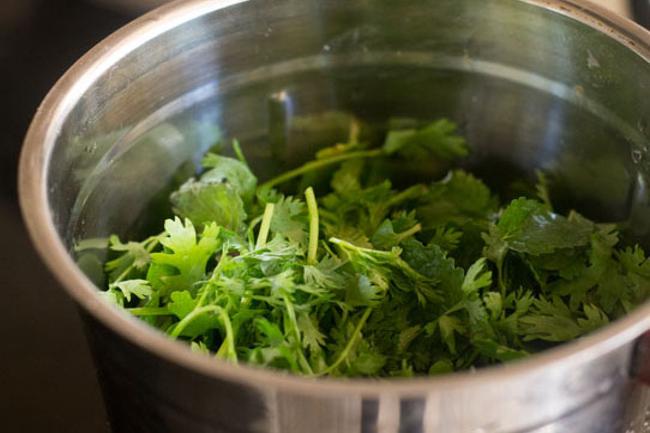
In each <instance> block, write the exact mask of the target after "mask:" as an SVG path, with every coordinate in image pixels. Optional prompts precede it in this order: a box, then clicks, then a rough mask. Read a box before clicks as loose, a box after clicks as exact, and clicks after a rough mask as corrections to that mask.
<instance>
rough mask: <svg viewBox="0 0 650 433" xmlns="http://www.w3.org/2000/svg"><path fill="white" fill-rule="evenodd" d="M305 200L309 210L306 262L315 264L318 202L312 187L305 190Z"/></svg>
mask: <svg viewBox="0 0 650 433" xmlns="http://www.w3.org/2000/svg"><path fill="white" fill-rule="evenodd" d="M305 200H306V201H307V209H308V211H309V246H308V248H307V263H308V264H310V265H314V264H316V258H317V254H318V203H316V196H315V195H314V189H313V188H312V187H311V186H310V187H309V188H307V189H306V190H305Z"/></svg>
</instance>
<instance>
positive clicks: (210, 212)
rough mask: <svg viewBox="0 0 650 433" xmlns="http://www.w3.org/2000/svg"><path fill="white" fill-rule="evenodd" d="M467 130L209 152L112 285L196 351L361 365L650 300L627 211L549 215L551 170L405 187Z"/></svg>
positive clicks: (461, 363) (477, 343) (527, 347)
mask: <svg viewBox="0 0 650 433" xmlns="http://www.w3.org/2000/svg"><path fill="white" fill-rule="evenodd" d="M455 131H456V127H455V125H454V124H453V123H451V122H449V121H448V120H444V119H442V120H438V121H436V122H433V123H430V124H427V125H423V126H420V127H407V128H400V129H393V130H389V131H388V132H387V133H386V134H385V136H384V139H383V143H381V145H380V146H376V143H372V142H364V141H363V140H360V138H359V128H358V127H357V125H356V124H353V127H352V131H351V133H350V138H349V140H348V142H347V143H343V144H337V145H335V146H333V147H330V148H326V149H323V150H321V151H319V152H318V153H317V155H316V158H315V159H314V160H313V161H311V162H308V163H306V164H304V165H303V166H301V167H299V168H297V169H294V170H292V171H289V172H287V173H285V174H282V175H280V176H278V177H276V178H274V179H271V180H269V181H267V182H266V183H262V184H258V179H257V178H256V177H255V175H254V174H253V173H252V172H251V170H250V168H249V167H248V165H247V163H246V159H245V156H244V155H243V153H242V152H241V149H240V147H239V145H238V143H237V142H234V150H235V154H236V155H237V158H236V159H235V158H229V157H226V156H220V155H217V154H212V153H211V154H207V156H205V158H204V159H203V167H204V169H205V171H204V173H203V174H202V175H201V176H200V177H199V178H198V179H190V180H188V181H187V182H186V183H185V184H183V185H182V186H181V187H180V188H179V189H178V190H177V191H175V192H174V193H173V194H172V195H171V197H170V200H171V205H172V208H173V211H174V213H175V214H176V215H177V217H176V218H174V219H168V220H166V221H165V222H164V232H162V233H161V234H159V235H156V236H152V237H149V238H147V239H145V240H144V241H142V242H133V241H129V242H127V243H122V242H121V241H120V240H119V239H118V237H117V236H112V237H111V238H110V242H109V248H110V250H111V251H112V254H113V258H112V259H111V260H110V261H108V262H107V263H106V265H105V271H106V274H107V276H108V281H109V283H108V287H107V288H106V290H105V291H104V292H102V295H103V296H104V297H106V298H107V299H108V300H110V302H112V303H114V304H116V305H118V306H120V307H123V308H125V309H126V310H127V311H129V312H130V313H131V314H133V315H136V316H138V317H140V318H142V319H143V320H145V321H147V322H148V323H150V324H151V325H153V326H155V327H157V328H159V329H160V330H162V331H163V332H165V333H167V334H168V335H169V336H170V337H172V338H178V339H182V340H185V341H188V342H190V343H191V347H192V349H193V350H195V351H198V352H204V353H206V354H215V356H216V357H218V358H221V359H225V360H228V361H230V362H233V363H237V362H245V363H252V364H258V365H263V366H268V367H272V368H276V369H284V370H288V371H290V372H293V373H297V374H302V375H308V376H323V375H332V376H357V377H358V376H363V377H367V376H370V377H378V376H413V375H426V374H440V373H446V372H451V371H454V370H462V369H466V368H470V367H473V366H476V367H478V366H483V365H488V364H493V363H498V362H502V361H508V360H513V359H517V358H520V357H523V356H527V355H528V354H529V353H531V352H535V351H539V350H542V349H544V348H546V347H549V346H551V345H553V344H556V343H559V342H564V341H568V340H572V339H575V338H578V337H580V336H582V335H585V334H587V333H589V332H591V331H593V330H595V329H597V328H599V327H601V326H603V325H605V324H607V323H608V322H609V321H611V320H614V319H616V318H618V317H621V316H623V315H624V314H626V312H628V311H630V310H631V309H633V308H634V307H635V306H637V305H639V304H640V303H642V302H643V301H644V300H645V299H647V298H648V296H649V295H650V261H648V260H647V259H646V257H645V253H644V251H643V250H642V249H641V248H639V247H638V246H634V247H622V246H620V245H619V244H620V242H619V235H618V231H617V227H616V226H615V225H611V224H597V223H594V222H592V221H590V220H588V219H586V218H585V217H583V216H581V215H580V214H578V213H576V212H570V213H569V214H568V215H565V216H563V215H559V214H557V213H554V210H553V207H552V202H551V199H550V198H549V193H548V188H547V182H546V180H545V178H544V176H540V181H539V182H538V185H537V194H535V193H533V194H530V195H529V196H528V197H520V198H517V199H515V200H513V201H510V202H509V203H501V202H500V201H499V198H498V197H497V196H496V195H495V194H494V193H493V192H491V191H490V189H488V187H487V186H486V185H485V184H484V183H483V182H482V181H481V180H480V179H477V178H476V177H474V176H473V175H472V174H470V173H467V172H465V171H463V170H459V169H456V170H451V171H449V172H448V174H447V175H446V176H445V177H444V178H442V179H439V180H436V181H434V182H432V183H429V184H415V185H412V186H409V187H407V188H406V189H401V190H398V189H396V187H394V186H393V184H394V183H397V181H401V182H403V181H404V177H406V176H407V175H406V174H404V176H403V177H402V178H401V179H389V178H387V175H386V174H385V173H388V172H390V171H389V170H385V169H384V168H385V167H386V166H387V164H393V165H394V164H400V161H414V160H415V161H418V160H419V161H430V162H431V163H443V164H451V163H453V162H455V161H457V160H459V159H461V158H463V157H465V156H467V154H468V147H467V145H466V142H465V140H464V139H463V138H462V137H460V136H458V135H456V132H455ZM373 145H374V146H373ZM450 166H451V165H450ZM392 181H395V182H392ZM280 188H281V189H280ZM315 190H316V191H318V194H316V193H315ZM289 192H293V194H289ZM93 247H94V246H92V245H90V246H84V245H83V244H81V245H80V246H79V249H80V250H81V249H84V248H93Z"/></svg>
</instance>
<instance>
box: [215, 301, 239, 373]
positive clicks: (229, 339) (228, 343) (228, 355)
mask: <svg viewBox="0 0 650 433" xmlns="http://www.w3.org/2000/svg"><path fill="white" fill-rule="evenodd" d="M219 315H220V317H221V321H222V322H223V327H224V328H226V338H224V340H223V343H221V347H219V350H217V356H219V357H221V358H224V359H227V360H229V361H230V362H232V363H234V364H237V351H236V350H235V337H234V336H235V333H234V332H233V330H232V323H231V322H230V317H229V316H228V314H227V313H226V312H225V311H224V309H223V308H219ZM224 352H225V353H224Z"/></svg>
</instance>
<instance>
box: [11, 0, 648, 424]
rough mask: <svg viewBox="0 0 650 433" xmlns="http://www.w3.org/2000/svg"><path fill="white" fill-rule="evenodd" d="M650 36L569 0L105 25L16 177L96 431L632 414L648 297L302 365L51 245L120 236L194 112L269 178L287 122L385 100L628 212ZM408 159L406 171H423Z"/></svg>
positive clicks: (592, 418) (487, 154) (264, 7)
mask: <svg viewBox="0 0 650 433" xmlns="http://www.w3.org/2000/svg"><path fill="white" fill-rule="evenodd" d="M531 47H533V49H531ZM649 53H650V40H649V38H648V35H647V34H645V33H641V32H640V31H639V30H638V29H637V28H632V27H628V23H627V22H624V21H621V20H619V19H618V18H616V17H614V16H611V15H606V14H605V15H603V16H602V17H601V16H600V15H599V14H596V13H593V12H591V11H588V10H585V9H584V8H581V7H580V6H579V5H578V2H577V1H576V2H574V1H570V0H567V1H560V0H544V1H543V0H539V1H538V0H527V1H510V2H485V1H484V0H438V1H437V2H436V4H435V7H430V8H428V7H424V6H423V3H422V2H421V1H418V0H405V1H402V2H389V1H380V0H377V1H373V2H368V1H364V0H348V1H346V2H341V1H335V0H322V1H318V2H315V1H314V2H306V1H303V0H250V1H248V2H237V1H217V0H214V1H210V0H190V1H187V2H179V3H176V4H175V5H172V6H170V7H167V8H163V9H161V10H158V11H156V12H154V13H153V14H151V15H148V16H145V17H143V18H142V19H141V20H140V21H139V22H138V23H136V24H133V25H132V26H130V27H129V29H127V30H125V31H124V32H123V33H121V34H118V35H115V36H113V37H112V38H111V39H109V40H107V41H106V42H104V43H103V44H102V45H100V46H99V47H98V48H96V49H95V50H94V51H92V52H91V53H90V54H88V56H86V57H85V58H84V59H83V60H82V61H81V62H80V63H79V64H78V65H77V66H76V67H75V68H73V69H72V70H71V71H70V72H69V73H68V74H67V75H66V77H64V78H63V80H62V81H61V82H60V83H59V84H58V85H57V87H56V88H55V89H54V90H53V92H52V93H51V95H50V97H49V98H48V99H47V100H46V102H45V103H44V105H43V108H42V109H41V111H40V113H39V115H38V116H37V118H36V120H35V122H34V124H33V126H32V129H31V131H30V133H29V136H28V138H27V140H26V148H25V154H24V156H23V160H22V171H21V172H22V177H21V194H22V202H23V208H24V211H25V215H26V216H27V218H26V221H27V224H28V225H29V228H30V230H31V232H32V236H33V237H34V238H35V239H37V240H38V243H37V246H38V247H39V248H40V250H41V252H42V254H43V256H44V257H45V259H46V261H47V262H48V263H49V265H50V267H51V268H52V270H53V271H54V272H55V273H57V275H58V277H59V278H60V279H61V281H62V282H63V283H64V284H65V285H66V287H67V289H68V290H69V292H70V293H71V295H72V296H73V297H74V298H75V299H76V301H77V302H79V303H80V304H81V305H82V307H83V308H84V309H85V311H86V312H87V316H86V321H87V323H88V329H89V331H88V332H89V334H90V336H91V339H92V341H93V342H94V345H93V347H94V350H95V356H96V359H97V362H98V366H99V369H100V371H101V373H102V375H101V377H102V380H103V382H104V389H105V394H106V400H107V403H108V405H109V407H110V410H111V413H112V414H113V422H114V424H115V426H114V427H115V428H116V429H117V431H120V432H121V433H129V432H141V431H168V432H185V431H188V429H192V430H195V431H205V432H208V431H236V432H262V431H269V430H270V431H277V432H282V433H285V432H313V433H320V432H323V433H324V432H341V433H348V432H359V431H360V432H364V433H365V432H393V431H397V432H400V433H401V432H409V433H410V432H413V433H419V432H427V433H434V432H444V433H466V432H476V433H478V432H482V433H497V432H498V433H514V432H538V433H539V432H566V433H612V432H618V431H619V430H621V429H622V428H623V427H624V421H623V415H624V412H625V411H626V410H627V411H628V415H627V416H628V417H629V418H630V419H631V420H634V419H635V418H636V419H638V417H640V416H642V414H643V411H644V409H643V408H637V407H635V406H634V405H633V404H631V403H630V399H632V398H635V395H636V394H634V392H636V391H634V389H635V386H640V385H636V384H635V378H634V373H633V372H632V371H630V368H629V367H630V365H631V363H632V361H633V359H632V358H633V356H635V355H634V351H633V350H634V345H635V340H636V339H637V338H638V337H639V336H640V335H641V334H642V333H643V332H644V331H646V330H647V329H648V328H650V305H645V306H643V307H641V308H640V309H639V310H638V311H636V312H633V313H631V314H630V315H629V317H627V318H625V319H623V320H621V321H619V322H617V323H614V324H612V325H611V326H609V327H607V328H606V329H604V330H602V331H600V332H598V333H596V334H594V335H592V336H589V337H587V338H585V339H583V340H580V341H577V342H574V343H572V344H569V345H566V346H564V347H561V348H558V349H555V350H552V351H549V352H547V353H544V354H540V355H537V356H535V357H532V358H531V359H528V360H525V361H522V362H519V363H513V364H509V365H507V366H503V367H494V368H488V369H484V370H478V371H476V372H466V373H459V374H454V375H449V376H442V377H436V378H415V379H410V380H399V379H396V380H390V381H389V380H386V381H374V380H348V381H344V380H338V379H320V380H307V379H304V378H298V377H292V376H287V375H284V374H280V373H276V372H271V371H266V370H260V369H255V368H251V367H246V366H242V367H236V366H232V365H228V364H224V363H223V362H220V361H216V360H213V359H210V358H207V357H200V356H197V355H195V354H192V353H190V351H189V350H188V349H187V348H186V347H185V346H183V345H182V344H179V343H176V342H172V341H169V340H168V339H167V338H165V337H164V336H162V335H160V334H158V333H157V332H155V331H154V330H152V329H150V328H148V327H147V326H146V325H144V324H143V323H141V322H139V321H137V320H136V319H134V318H132V317H129V316H127V315H125V314H123V313H121V312H118V311H115V310H113V309H112V308H110V307H109V306H108V305H105V304H104V303H102V302H100V300H99V298H98V296H97V295H96V289H95V288H94V287H93V285H92V284H90V282H89V281H88V280H87V279H86V278H85V277H84V276H83V275H82V274H81V273H80V272H79V270H78V269H77V268H76V267H75V265H74V263H73V262H72V260H71V257H70V256H69V255H68V254H67V249H68V248H69V247H70V245H71V244H72V242H73V241H74V240H76V239H79V238H86V237H94V236H105V235H106V234H108V233H111V232H118V233H124V232H125V231H127V230H129V229H130V228H133V225H134V224H137V223H138V222H140V221H142V213H143V212H145V213H146V212H147V209H152V208H155V207H156V206H157V205H159V204H160V202H161V200H166V190H165V188H169V185H170V182H173V181H174V180H175V179H177V178H178V177H181V175H182V174H183V173H185V172H184V171H183V170H187V169H188V168H189V169H190V170H192V169H193V167H192V162H195V161H196V160H197V157H198V156H199V154H200V153H201V152H202V151H203V150H205V148H206V147H207V146H209V145H210V144H211V143H210V142H211V141H212V140H214V139H216V137H217V131H216V129H215V130H210V128H209V127H207V128H206V129H205V131H203V132H201V133H197V131H198V130H200V129H201V126H200V125H204V126H205V125H206V123H207V124H212V125H218V127H219V133H220V134H222V136H223V137H226V138H232V137H237V138H239V139H240V140H241V141H242V144H243V146H244V151H245V153H246V155H247V158H248V159H249V161H250V162H251V164H253V165H254V166H255V167H256V168H259V169H260V171H261V172H262V173H263V174H264V176H270V175H272V174H273V173H274V172H275V171H277V170H278V169H279V168H280V166H281V165H283V164H295V163H297V162H298V161H300V160H301V159H303V158H305V157H306V155H309V154H312V153H313V150H314V149H313V148H312V147H311V146H316V145H320V143H317V140H316V141H315V137H314V136H313V135H310V134H309V131H305V128H304V127H302V126H304V125H303V123H304V122H302V120H304V119H305V118H310V119H314V118H318V117H317V116H325V117H323V118H327V119H330V121H331V123H332V124H333V125H334V126H333V127H332V128H329V129H327V128H323V129H321V130H319V131H320V132H323V133H331V134H336V133H337V125H340V124H343V123H344V122H345V121H346V119H348V120H349V117H350V114H349V113H354V114H355V115H357V116H358V117H360V118H361V119H362V120H363V121H364V122H367V123H368V124H370V125H376V126H382V125H385V122H386V120H387V119H388V118H389V117H391V116H395V115H401V116H413V117H420V118H435V117H438V116H449V117H451V118H453V119H455V120H456V121H457V122H458V123H459V124H461V125H462V127H463V130H464V133H465V135H466V136H467V137H468V139H469V141H470V142H471V143H472V144H473V146H474V148H475V151H474V157H473V159H472V160H471V162H470V166H471V167H470V168H472V169H474V170H477V171H479V172H481V173H483V174H485V175H487V176H488V177H490V176H489V175H490V174H492V175H493V176H492V180H493V181H494V182H495V183H496V185H495V186H496V187H498V183H499V182H505V181H507V180H508V176H516V175H518V173H522V174H528V175H531V174H532V172H533V171H534V170H535V169H536V168H539V167H543V168H545V169H546V170H547V171H548V172H549V173H550V174H551V175H552V176H553V178H554V179H555V181H556V183H557V187H558V191H557V196H558V200H559V201H558V205H560V206H570V207H577V208H578V209H579V210H581V211H583V212H584V213H587V214H589V215H592V216H597V217H601V218H602V219H606V220H615V219H620V218H626V217H627V216H628V214H629V212H630V209H631V208H634V205H635V203H636V204H638V203H642V202H643V201H642V200H637V201H634V200H633V201H632V202H631V201H630V197H634V196H635V194H637V195H639V194H641V197H640V199H644V198H647V197H645V189H643V188H638V185H639V182H638V179H639V177H638V175H639V174H641V175H645V174H646V173H648V172H650V165H648V164H650V163H647V161H648V158H645V157H644V154H642V155H641V157H640V158H639V157H635V156H633V155H636V153H635V152H637V151H639V150H641V151H643V148H644V146H645V145H646V142H647V140H648V137H647V132H648V131H646V130H645V128H639V127H638V125H643V124H644V119H648V118H650V99H648V98H647V97H646V95H647V89H649V88H650V65H649V64H648V62H647V59H648V58H649ZM596 64H597V65H598V66H596ZM214 83H218V86H215V85H214ZM211 84H212V85H213V86H212V87H210V85H211ZM206 86H207V87H206ZM196 89H207V90H205V91H197V90H196ZM193 92H198V93H193ZM301 122H302V123H301ZM275 128H277V129H275ZM278 131H279V132H278ZM276 134H277V136H278V137H279V138H278V139H277V140H276V141H274V139H273V138H272V137H273V136H275V135H276ZM316 138H317V137H316ZM113 140H114V141H113ZM274 142H275V143H276V144H275V146H280V144H281V146H280V147H278V149H279V150H278V149H276V150H275V152H274V151H273V149H272V147H271V146H270V144H271V143H274ZM75 144H76V145H75ZM274 153H275V155H276V156H278V155H279V157H277V158H274V156H273V155H274ZM102 165H103V166H102ZM416 165H417V161H414V166H413V167H403V169H404V170H405V171H406V170H410V171H409V174H410V175H413V176H415V175H426V174H427V173H428V172H427V171H426V170H420V171H418V170H419V169H421V168H422V167H416ZM425 169H426V167H425ZM642 179H645V178H642ZM134 186H135V187H134ZM635 188H636V189H635ZM139 228H140V229H142V227H139ZM181 396H182V397H181ZM134 408H137V410H134ZM634 422H635V421H634ZM188 426H189V427H188Z"/></svg>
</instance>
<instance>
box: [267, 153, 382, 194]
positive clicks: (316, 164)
mask: <svg viewBox="0 0 650 433" xmlns="http://www.w3.org/2000/svg"><path fill="white" fill-rule="evenodd" d="M383 154H384V152H383V150H382V149H374V150H361V151H358V152H350V153H343V154H341V155H336V156H332V157H330V158H324V159H318V160H314V161H311V162H308V163H306V164H304V165H302V166H300V167H298V168H296V169H293V170H289V171H287V172H285V173H283V174H281V175H279V176H277V177H274V178H273V179H271V180H269V181H267V182H265V183H263V184H262V185H260V187H259V188H260V190H266V189H270V188H272V187H274V186H276V185H279V184H281V183H284V182H287V181H289V180H291V179H293V178H295V177H298V176H302V175H303V174H305V173H308V172H310V171H314V170H318V169H320V168H323V167H327V166H329V165H332V164H336V163H338V162H343V161H346V160H349V159H359V158H374V157H377V156H381V155H383Z"/></svg>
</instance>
